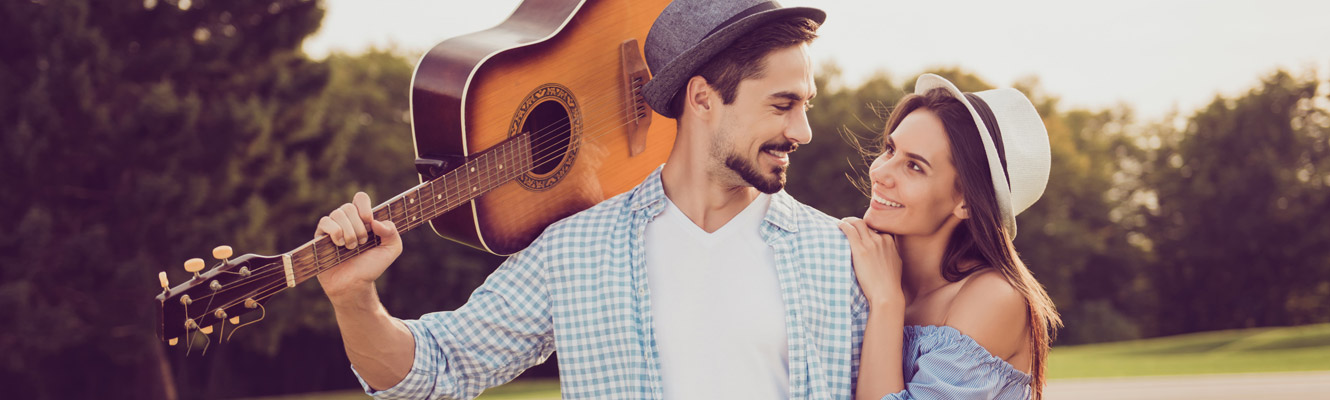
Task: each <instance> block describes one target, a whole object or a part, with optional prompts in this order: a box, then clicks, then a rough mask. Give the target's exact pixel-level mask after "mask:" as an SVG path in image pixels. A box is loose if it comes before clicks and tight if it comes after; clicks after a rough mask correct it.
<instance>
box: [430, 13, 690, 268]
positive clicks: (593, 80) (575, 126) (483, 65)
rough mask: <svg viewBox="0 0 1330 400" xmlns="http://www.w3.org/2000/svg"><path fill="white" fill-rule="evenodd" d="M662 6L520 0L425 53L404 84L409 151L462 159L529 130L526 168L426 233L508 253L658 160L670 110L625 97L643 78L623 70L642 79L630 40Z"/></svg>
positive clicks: (640, 37)
mask: <svg viewBox="0 0 1330 400" xmlns="http://www.w3.org/2000/svg"><path fill="white" fill-rule="evenodd" d="M667 4H668V0H580V1H578V0H560V1H556V0H541V1H525V2H523V3H522V4H521V5H519V6H518V8H517V9H516V10H515V11H514V12H513V15H512V16H510V17H509V18H508V20H506V21H504V22H503V23H502V24H500V25H498V26H496V27H494V28H491V29H488V30H485V31H480V32H476V33H472V34H468V35H464V36H459V37H456V38H452V39H449V40H447V41H444V42H442V43H440V44H439V45H437V46H435V47H434V49H432V50H431V51H430V52H429V53H428V54H426V55H425V56H424V57H423V58H422V59H421V61H420V63H419V65H418V66H417V69H416V73H415V78H414V80H413V83H412V92H411V116H412V126H413V129H414V131H415V132H414V137H415V145H416V155H417V157H418V158H421V159H448V158H452V159H457V158H458V157H459V156H461V157H472V156H474V155H475V154H477V153H479V152H483V151H485V150H486V149H489V148H491V147H494V146H495V145H497V144H499V143H500V142H502V141H504V140H505V139H508V138H509V137H512V136H514V135H517V134H519V133H523V132H530V133H532V137H533V145H532V149H531V153H532V164H533V165H534V167H533V168H532V170H531V171H530V172H527V173H526V174H525V175H523V176H521V177H519V178H518V179H516V180H513V181H511V182H508V183H505V184H502V185H500V186H498V187H497V188H495V189H493V190H492V191H490V192H488V193H486V194H484V195H483V196H480V197H478V198H475V199H473V200H471V201H470V202H469V204H464V205H462V206H460V207H458V208H456V209H454V210H452V211H450V212H447V213H445V214H443V215H441V216H439V217H437V218H434V219H433V220H431V221H430V225H431V227H432V228H433V229H434V231H435V232H437V233H438V234H439V235H440V236H443V237H445V238H448V239H451V240H454V241H458V242H461V243H464V244H467V245H470V246H473V247H476V248H478V249H481V250H485V251H488V252H491V253H494V254H498V255H508V254H512V253H515V252H517V251H519V250H521V249H523V248H525V247H526V246H527V245H529V244H530V243H531V242H532V241H533V240H534V239H535V237H536V236H538V235H539V234H540V232H541V231H543V230H544V228H545V227H546V226H548V225H549V224H551V223H553V222H555V221H558V220H559V219H562V218H564V217H567V216H569V215H572V214H574V213H576V212H578V211H581V210H584V209H586V208H589V207H591V206H593V205H595V204H596V203H598V202H600V201H602V200H604V199H606V198H609V197H611V196H614V195H616V194H619V193H622V192H625V191H627V190H628V189H630V188H632V187H633V186H635V185H637V184H638V183H641V181H642V180H643V179H644V178H645V177H646V176H647V175H649V174H650V173H651V171H653V170H654V169H655V168H656V167H658V166H659V165H660V164H661V163H664V162H665V159H666V158H667V157H668V155H669V152H670V148H671V146H672V145H673V142H674V135H675V124H674V120H671V119H666V118H664V117H661V116H659V115H654V116H653V115H652V114H654V113H653V112H652V111H651V110H650V108H649V107H646V103H645V101H643V100H641V99H640V98H634V93H635V92H634V90H635V89H636V88H637V87H639V86H640V84H641V83H645V81H644V80H640V81H636V85H635V83H634V81H633V79H632V78H633V76H634V75H633V72H634V71H630V70H629V69H637V70H638V71H637V76H638V77H643V78H644V77H645V72H644V71H645V64H644V62H642V61H640V58H641V56H640V50H639V49H640V43H643V42H645V40H646V35H647V31H648V30H649V29H650V27H651V24H652V22H653V21H654V20H655V18H656V16H658V15H659V14H660V12H661V10H663V9H664V8H665V6H666V5H667ZM634 39H635V40H636V41H635V42H632V43H628V44H625V42H626V41H630V40H634ZM629 47H631V48H632V49H631V51H629V50H624V49H625V48H629ZM634 54H636V58H637V60H632V59H631V58H633V57H634ZM633 65H639V67H637V68H634V67H632V66H633ZM643 108H645V111H643V110H642V109H643ZM643 115H645V118H642V116H643ZM634 135H636V136H634ZM630 149H631V150H630ZM480 167H486V168H503V166H502V165H491V166H483V165H482V166H480ZM444 168H448V167H444ZM465 168H472V167H471V166H466V167H465ZM429 175H430V174H429V173H422V176H421V180H422V181H426V180H429V179H430V178H432V176H429ZM455 190H461V191H465V190H467V188H464V187H463V188H456V189H455Z"/></svg>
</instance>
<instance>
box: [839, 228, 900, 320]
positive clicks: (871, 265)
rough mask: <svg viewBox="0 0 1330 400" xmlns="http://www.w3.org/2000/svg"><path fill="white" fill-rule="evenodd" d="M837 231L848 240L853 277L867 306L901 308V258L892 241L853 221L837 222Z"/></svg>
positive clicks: (882, 234)
mask: <svg viewBox="0 0 1330 400" xmlns="http://www.w3.org/2000/svg"><path fill="white" fill-rule="evenodd" d="M840 230H841V231H842V232H845V237H846V238H848V239H850V251H851V253H852V254H853V261H854V273H855V275H857V276H858V279H859V289H860V290H862V291H863V292H864V296H865V297H867V298H868V303H869V305H876V304H881V303H884V302H898V303H899V304H901V305H903V303H904V297H905V295H904V292H902V291H901V256H900V252H898V251H897V249H896V238H895V237H893V236H892V235H891V234H886V233H881V232H878V231H876V230H873V229H872V228H869V227H868V224H867V223H865V222H864V220H863V219H860V218H856V217H846V218H844V219H841V222H840Z"/></svg>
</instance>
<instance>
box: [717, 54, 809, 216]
mask: <svg viewBox="0 0 1330 400" xmlns="http://www.w3.org/2000/svg"><path fill="white" fill-rule="evenodd" d="M763 63H764V65H765V66H766V69H765V71H764V73H763V74H762V75H761V76H759V77H757V78H750V79H746V80H743V81H741V82H739V87H738V92H737V93H736V95H735V99H734V102H733V103H731V104H721V105H720V112H719V114H718V115H719V118H717V120H716V121H717V126H716V130H715V135H714V136H713V140H712V143H711V144H712V146H711V152H710V157H711V161H712V165H711V168H712V170H713V172H714V173H715V175H716V176H718V177H720V178H721V181H722V182H725V183H726V184H731V185H734V186H736V187H737V186H752V187H754V188H757V190H759V191H761V192H763V193H768V194H769V193H775V192H778V191H780V190H781V189H782V188H783V187H785V169H786V167H788V166H789V164H790V159H789V153H790V152H793V151H794V149H795V148H796V147H798V146H799V145H800V144H805V143H808V142H809V141H811V140H812V139H813V132H812V129H810V128H809V126H808V113H807V110H808V107H809V100H811V99H812V98H813V96H815V95H816V94H817V93H816V92H817V88H816V86H815V85H814V83H813V65H812V60H811V59H810V58H809V56H808V52H807V46H806V45H802V44H801V45H798V46H791V47H788V48H785V49H780V50H776V51H773V52H771V54H768V55H767V56H766V58H764V59H763ZM718 103H719V102H718Z"/></svg>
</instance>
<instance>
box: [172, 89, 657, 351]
mask: <svg viewBox="0 0 1330 400" xmlns="http://www.w3.org/2000/svg"><path fill="white" fill-rule="evenodd" d="M614 98H615V96H613V95H612V94H607V95H602V96H597V97H595V98H592V99H590V100H588V101H585V102H583V103H582V104H583V108H588V109H590V108H595V107H599V106H600V105H601V104H603V103H604V102H605V101H606V100H613V99H614ZM636 103H637V101H635V100H631V99H630V100H628V101H625V102H624V103H623V104H629V105H631V104H636ZM628 111H630V112H627V113H623V114H621V115H620V117H621V118H622V119H617V120H616V118H614V117H611V118H606V119H602V120H598V121H596V122H593V123H591V124H589V125H588V126H587V127H585V128H584V129H582V131H584V132H585V131H593V132H594V131H597V130H600V129H601V128H604V127H605V126H606V125H614V124H615V123H616V122H622V123H621V124H618V125H617V126H611V127H610V129H606V130H602V131H600V132H596V133H592V134H589V135H584V137H583V141H586V142H590V141H595V140H596V139H599V138H601V137H603V136H605V135H607V134H610V133H612V132H613V131H615V130H617V129H618V128H622V127H624V126H627V125H629V124H632V123H634V122H637V121H638V120H640V119H642V118H643V117H637V115H638V113H639V111H638V110H637V109H636V108H635V107H634V108H633V109H630V110H628ZM571 118H572V117H571V114H565V117H564V118H560V119H558V120H555V121H553V122H551V123H549V124H548V125H546V126H545V127H544V128H542V129H540V130H537V131H535V132H532V133H530V134H529V135H530V136H531V137H532V138H533V139H536V140H540V142H536V143H532V144H530V147H531V149H532V159H533V160H532V163H531V165H532V166H533V167H534V166H536V165H540V164H541V163H544V162H547V161H552V160H554V159H556V158H558V157H563V156H564V155H565V154H566V153H565V152H564V151H562V150H561V149H559V148H553V149H552V151H549V152H547V153H545V154H541V153H540V150H539V149H538V148H539V147H540V146H545V145H548V144H550V143H552V142H554V141H558V140H569V141H570V142H571V132H570V136H569V137H568V138H565V137H562V135H555V136H551V137H547V138H540V139H537V137H538V136H541V135H548V134H549V133H551V132H552V131H554V130H562V129H565V128H566V129H569V130H571V121H572V120H571ZM571 145H572V144H571V143H570V146H571ZM487 151H488V149H487ZM485 154H486V152H481V153H478V154H477V156H476V159H479V158H480V157H482V156H484V155H485ZM487 172H488V171H487ZM468 178H471V179H469V180H487V179H492V178H493V176H492V174H489V175H469V176H468ZM506 181H507V180H505V182H506ZM434 182H436V181H428V182H425V183H422V185H420V186H422V187H423V186H431V187H430V188H431V190H433V189H434V188H433V185H432V184H433V183H434ZM473 183H479V182H473ZM426 184H429V185H426ZM454 186H456V185H454ZM413 190H419V188H414V189H413ZM445 192H447V188H446V187H445ZM470 200H471V199H468V200H466V201H470ZM466 201H462V202H459V204H457V205H452V206H447V205H446V204H444V205H443V206H447V207H449V208H452V207H456V206H459V205H460V204H462V203H465V202H466ZM444 203H447V202H444ZM440 206H441V204H440V202H439V201H435V200H433V199H431V200H430V201H429V204H428V205H424V206H420V207H421V211H424V209H423V208H424V207H429V208H430V211H431V212H434V211H437V210H438V209H439V208H440ZM390 217H391V215H390ZM427 221H428V218H426V219H424V220H421V222H412V221H406V226H407V227H406V228H404V229H403V231H405V230H410V229H414V228H415V227H418V226H420V225H422V224H423V223H424V222H427ZM320 239H329V242H331V240H330V238H328V237H327V236H326V235H324V236H321V237H320ZM372 239H373V242H374V243H370V242H368V241H367V243H365V244H364V245H362V246H361V247H357V248H356V249H347V250H350V251H349V252H350V253H353V254H350V255H349V257H354V256H356V255H359V253H360V252H361V250H364V249H369V248H372V247H374V246H377V245H378V244H379V243H378V242H379V240H378V237H377V236H373V237H372ZM312 244H314V245H315V247H314V249H311V255H310V256H304V255H301V256H300V257H298V258H299V259H300V260H301V261H310V260H309V258H311V257H314V258H316V260H317V254H316V250H317V246H316V245H317V240H316V241H315V242H313V243H312ZM334 248H336V249H338V250H335V251H333V253H334V255H336V256H337V259H338V261H337V262H336V263H332V264H330V265H327V266H324V265H322V264H323V263H322V262H317V261H316V262H314V263H313V264H314V268H312V269H306V270H304V271H301V272H300V273H299V278H300V281H304V280H306V279H309V278H311V277H313V276H317V275H318V274H320V273H322V272H323V271H325V270H327V269H328V268H331V267H333V266H336V265H338V264H341V263H342V262H343V261H344V257H343V256H344V254H343V253H342V250H341V249H343V248H344V247H341V246H334ZM297 250H300V249H297ZM293 253H294V252H293ZM329 261H331V260H329ZM260 269H261V268H260ZM267 269H268V271H265V272H262V273H258V274H254V275H253V276H252V277H251V279H258V278H264V277H271V276H273V275H277V274H282V273H284V270H283V269H282V268H279V267H277V266H276V264H271V267H269V268H267ZM228 272H229V271H228ZM256 272H257V271H256ZM231 273H234V272H231ZM285 286H286V285H284V284H282V283H274V284H270V285H269V286H267V287H262V286H261V287H260V288H259V289H258V290H254V291H252V292H251V293H250V294H251V296H249V297H246V299H248V298H254V296H252V295H254V294H257V295H258V299H266V298H268V297H271V296H272V295H275V294H276V293H278V292H280V291H281V290H283V289H285ZM238 288H239V286H234V285H232V287H228V288H225V289H222V290H218V291H215V292H214V293H212V294H208V295H205V296H203V297H208V298H211V297H212V296H213V295H215V294H220V293H222V292H224V291H226V292H229V291H230V290H233V289H238ZM258 299H256V300H258ZM200 300H201V299H200ZM241 301H243V299H238V298H237V299H236V300H233V301H230V302H227V303H228V304H227V305H225V306H223V307H221V308H224V309H225V308H230V307H233V306H235V305H236V304H239V302H241ZM211 304H212V300H211V299H210V300H209V305H208V307H207V308H205V309H204V311H203V313H202V314H200V317H202V316H206V315H207V312H208V310H210V309H211V308H212V307H211ZM259 306H260V307H262V305H261V304H260V305H259ZM186 310H187V309H186ZM264 313H265V314H266V311H265V312H264ZM186 314H187V315H188V312H186ZM260 319H262V317H260ZM253 322H257V320H255V321H250V322H247V323H245V324H242V325H240V326H244V325H248V324H250V323H253ZM235 329H238V327H237V328H233V330H232V334H234V333H235ZM191 344H192V340H191ZM205 351H206V348H205Z"/></svg>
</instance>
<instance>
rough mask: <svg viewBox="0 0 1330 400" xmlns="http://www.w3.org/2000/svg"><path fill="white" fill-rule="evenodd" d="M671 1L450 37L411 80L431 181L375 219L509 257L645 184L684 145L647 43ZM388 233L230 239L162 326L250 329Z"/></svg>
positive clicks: (519, 13)
mask: <svg viewBox="0 0 1330 400" xmlns="http://www.w3.org/2000/svg"><path fill="white" fill-rule="evenodd" d="M667 3H668V0H580V1H577V0H562V1H559V0H538V1H537V0H528V1H525V2H523V3H522V4H520V5H519V6H518V7H517V9H516V10H515V11H514V12H513V14H512V15H511V16H509V17H508V19H507V20H506V21H504V22H503V23H501V24H499V25H498V26H496V27H494V28H491V29H488V30H484V31H480V32H475V33H471V34H467V35H463V36H459V37H455V38H452V39H448V40H446V41H443V42H442V43H439V44H438V45H437V46H435V47H434V48H433V49H432V50H430V51H429V53H427V54H426V55H425V56H424V57H423V58H422V59H421V60H420V62H419V64H418V65H417V67H416V72H415V75H414V77H413V79H412V84H411V86H412V90H411V118H412V121H411V122H412V123H411V125H412V130H413V131H414V134H413V137H414V139H415V147H416V155H417V159H416V163H415V164H416V169H417V172H418V173H419V174H420V180H421V183H420V184H419V185H417V186H415V187H413V188H411V189H409V190H407V191H405V192H403V193H402V194H399V195H397V196H396V197H393V198H392V199H389V200H387V201H385V202H383V203H382V204H379V205H378V206H376V207H375V208H374V211H373V214H374V218H375V219H378V220H392V221H393V222H394V223H395V224H396V225H397V227H398V230H400V231H402V232H406V231H409V230H412V229H415V228H418V227H421V226H424V225H426V224H429V225H430V226H431V227H432V228H433V229H434V231H435V232H437V233H438V234H439V235H441V236H443V237H445V238H448V239H451V240H455V241H458V242H461V243H464V244H467V245H470V246H473V247H476V248H478V249H481V250H484V251H488V252H491V253H494V254H498V255H508V254H512V253H514V252H517V251H519V250H521V249H523V248H525V247H526V246H527V245H529V244H530V243H531V242H532V241H533V240H534V239H535V237H536V236H537V235H538V234H539V233H540V232H541V231H542V230H543V229H544V228H545V227H546V226H547V225H549V224H551V223H553V222H555V221H558V220H559V219H561V218H564V217H567V216H569V215H572V214H573V213H576V212H578V211H581V210H584V209H586V208H588V207H591V206H592V205H595V204H596V203H598V202H600V201H602V200H604V199H606V198H608V197H610V196H613V195H616V194H619V193H622V192H624V191H627V190H628V189H630V188H632V187H633V186H635V185H636V184H638V183H640V182H641V181H642V179H644V178H645V177H646V176H647V175H649V174H650V173H651V171H652V170H654V169H655V168H656V167H657V166H659V165H660V164H661V163H663V162H665V159H666V157H667V156H668V155H669V151H670V147H671V146H672V144H673V142H674V133H675V125H674V121H673V120H670V119H666V118H663V117H660V116H659V115H656V116H655V118H653V114H654V113H653V112H652V111H651V109H650V108H649V107H648V106H647V104H646V100H645V99H644V98H643V97H642V85H643V84H645V83H646V81H647V80H648V79H650V77H649V74H648V71H647V67H646V62H645V61H644V60H643V58H642V53H641V43H642V42H643V41H644V40H645V39H646V34H647V31H648V30H649V29H650V27H651V23H652V22H653V21H654V20H655V18H656V16H658V15H660V12H661V11H662V10H664V8H665V6H666V4H667ZM653 122H654V123H653ZM378 243H379V242H378V239H377V237H374V236H373V234H372V233H371V238H370V241H369V242H368V243H366V244H363V245H360V246H358V247H357V248H356V249H354V250H348V249H346V248H344V247H338V246H335V245H333V243H332V241H331V240H330V239H329V238H328V237H327V236H321V237H319V238H316V239H314V240H311V241H309V242H307V243H305V244H304V245H301V246H300V247H297V248H296V249H294V250H291V251H289V252H287V253H284V254H280V255H276V256H258V255H253V254H246V255H243V256H240V257H236V258H234V259H232V258H230V257H231V253H232V251H231V248H230V247H227V246H220V247H218V248H216V249H214V250H213V256H214V257H215V258H217V259H219V260H220V261H219V262H218V263H217V264H216V265H215V266H214V267H213V268H211V269H210V270H208V271H207V272H202V271H203V270H204V269H205V263H204V261H203V260H202V259H198V258H195V259H191V260H189V261H187V262H185V269H186V270H187V271H189V272H192V273H193V274H194V276H193V278H191V279H190V280H189V281H188V282H185V283H183V284H180V285H178V286H176V287H173V288H172V287H169V284H168V282H167V279H166V273H165V272H162V273H160V274H159V275H158V278H159V279H160V281H161V285H162V289H163V291H162V293H161V294H159V295H157V297H156V301H157V302H158V303H159V305H160V309H161V312H160V314H159V318H158V321H159V325H160V329H159V331H158V335H159V337H160V338H161V339H162V340H165V341H167V342H169V343H170V344H172V345H175V344H176V343H177V342H178V341H179V339H180V337H182V336H186V335H190V334H192V333H193V332H194V331H196V330H197V331H200V332H201V333H203V334H205V335H208V334H211V333H212V331H213V327H214V326H218V325H221V327H222V328H223V329H224V328H225V324H227V323H230V324H232V325H239V324H240V315H242V314H246V313H249V312H251V311H255V310H260V311H261V310H262V307H263V303H264V302H265V301H267V300H268V299H269V298H271V297H272V296H273V295H275V294H277V293H279V292H281V291H283V290H285V289H287V288H291V287H294V286H295V285H298V284H300V283H301V282H304V281H306V280H309V279H310V278H313V277H315V276H317V275H318V274H319V273H320V272H322V271H324V270H326V269H328V268H330V267H332V266H334V265H337V264H338V263H340V262H341V261H343V260H346V259H348V258H350V257H353V256H355V255H356V254H359V253H360V252H363V251H365V250H367V249H370V248H373V247H375V246H377V245H378ZM261 318H262V315H260V316H259V319H261ZM254 321H255V320H251V321H250V322H248V323H252V322H254ZM232 332H234V330H233V331H232ZM219 336H220V334H219Z"/></svg>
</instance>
